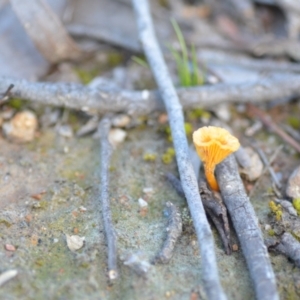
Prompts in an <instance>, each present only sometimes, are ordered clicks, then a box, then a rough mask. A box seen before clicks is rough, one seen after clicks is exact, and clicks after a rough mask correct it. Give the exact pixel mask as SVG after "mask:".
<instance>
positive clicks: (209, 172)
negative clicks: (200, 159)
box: [204, 164, 219, 191]
mask: <svg viewBox="0 0 300 300" xmlns="http://www.w3.org/2000/svg"><path fill="white" fill-rule="evenodd" d="M215 168H216V165H212V166H208V165H206V164H205V165H204V172H205V177H206V180H207V182H208V184H209V186H210V187H211V189H212V190H214V191H219V185H218V183H217V180H216V177H215Z"/></svg>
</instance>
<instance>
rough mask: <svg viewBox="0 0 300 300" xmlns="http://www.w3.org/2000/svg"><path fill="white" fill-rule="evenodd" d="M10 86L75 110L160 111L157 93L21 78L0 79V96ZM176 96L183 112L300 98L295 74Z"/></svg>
mask: <svg viewBox="0 0 300 300" xmlns="http://www.w3.org/2000/svg"><path fill="white" fill-rule="evenodd" d="M10 84H13V85H14V89H13V90H12V91H11V95H12V96H13V97H18V98H21V99H26V100H30V101H34V102H39V103H42V104H48V105H54V106H65V107H68V108H72V109H77V110H85V111H88V110H90V111H96V112H100V113H102V114H105V113H107V112H126V113H129V114H136V115H138V114H139V115H146V114H149V113H151V112H153V111H156V110H164V106H163V103H162V101H161V97H160V95H159V93H157V91H148V90H144V91H131V90H107V89H104V88H95V87H89V86H84V85H82V84H75V83H51V82H30V81H27V80H22V79H14V78H8V77H0V93H1V92H2V93H4V91H6V90H7V88H8V86H9V85H10ZM177 93H178V96H179V99H180V102H181V104H182V106H183V107H184V108H185V109H189V108H197V107H199V106H201V107H213V106H215V105H217V104H219V103H223V102H227V103H232V102H236V103H247V102H252V103H261V102H263V101H271V100H274V98H283V97H292V96H299V95H300V76H299V75H290V76H288V75H282V76H281V75H278V76H270V77H268V78H266V79H263V80H262V79H260V80H259V81H252V82H251V81H249V82H247V83H234V84H232V83H218V84H215V85H205V86H199V87H191V88H179V89H177Z"/></svg>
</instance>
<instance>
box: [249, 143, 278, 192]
mask: <svg viewBox="0 0 300 300" xmlns="http://www.w3.org/2000/svg"><path fill="white" fill-rule="evenodd" d="M252 146H253V147H254V149H255V150H256V152H257V153H258V155H259V156H260V158H261V160H262V161H263V163H264V165H265V167H266V168H267V169H268V171H269V173H270V175H271V177H272V180H273V182H274V184H275V186H276V187H277V188H278V189H281V183H280V182H279V180H278V178H277V176H276V174H275V172H274V170H273V168H272V167H271V163H270V162H269V160H268V158H267V157H266V155H265V153H264V151H263V150H262V149H261V148H260V147H259V146H258V145H257V144H256V143H253V144H252Z"/></svg>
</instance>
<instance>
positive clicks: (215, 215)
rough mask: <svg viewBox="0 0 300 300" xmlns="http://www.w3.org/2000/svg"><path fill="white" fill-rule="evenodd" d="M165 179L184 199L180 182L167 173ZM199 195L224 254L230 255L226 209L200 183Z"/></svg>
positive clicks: (214, 194)
mask: <svg viewBox="0 0 300 300" xmlns="http://www.w3.org/2000/svg"><path fill="white" fill-rule="evenodd" d="M166 178H167V180H168V181H169V182H170V183H171V184H172V186H173V188H174V189H175V191H176V192H177V193H178V195H179V196H181V197H185V196H184V192H183V189H182V185H181V182H180V180H179V179H178V178H177V177H176V176H174V175H173V174H172V173H167V174H166ZM199 193H200V196H201V200H202V203H203V206H204V208H205V212H206V214H207V215H208V216H209V217H210V218H211V220H212V222H213V223H214V225H215V226H216V229H217V231H218V233H219V235H220V238H221V240H222V243H223V246H224V249H225V253H226V254H228V255H230V254H231V244H230V228H229V222H228V217H227V210H226V207H225V205H224V203H222V201H219V199H218V198H217V195H216V193H212V192H210V191H209V190H208V189H207V186H206V184H205V183H204V182H201V183H200V187H199Z"/></svg>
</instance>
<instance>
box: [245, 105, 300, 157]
mask: <svg viewBox="0 0 300 300" xmlns="http://www.w3.org/2000/svg"><path fill="white" fill-rule="evenodd" d="M247 109H248V113H250V114H253V115H254V116H256V117H258V118H259V120H260V121H261V122H262V123H263V124H264V125H265V126H267V127H268V128H269V129H270V130H272V131H273V132H274V133H276V134H277V135H279V136H280V137H281V138H282V139H283V140H284V141H285V142H287V143H288V144H289V145H291V146H292V147H293V148H294V149H296V150H297V151H298V152H300V144H299V143H298V142H297V141H296V140H294V139H293V138H292V137H291V136H289V135H288V134H287V133H286V132H285V131H283V130H282V129H281V128H280V127H279V126H278V125H277V124H276V123H275V122H273V121H272V119H271V117H269V116H268V115H267V114H265V113H264V112H263V111H262V110H260V109H259V108H258V107H256V106H254V105H253V104H251V103H248V104H247Z"/></svg>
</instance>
